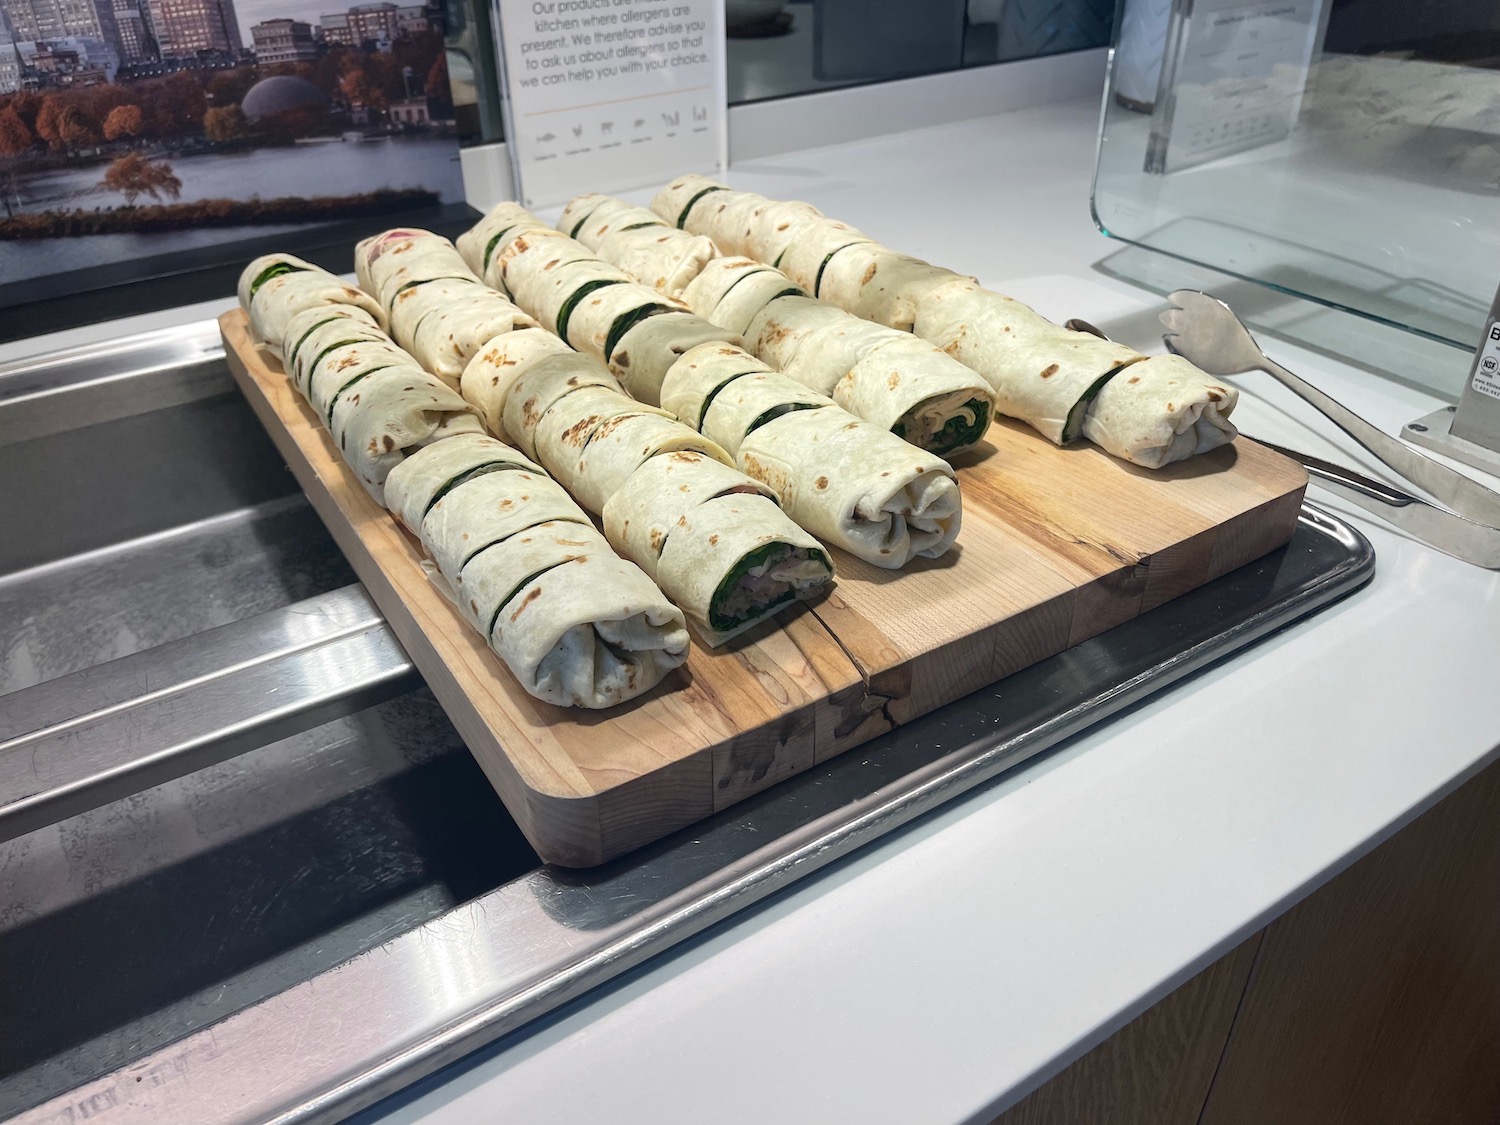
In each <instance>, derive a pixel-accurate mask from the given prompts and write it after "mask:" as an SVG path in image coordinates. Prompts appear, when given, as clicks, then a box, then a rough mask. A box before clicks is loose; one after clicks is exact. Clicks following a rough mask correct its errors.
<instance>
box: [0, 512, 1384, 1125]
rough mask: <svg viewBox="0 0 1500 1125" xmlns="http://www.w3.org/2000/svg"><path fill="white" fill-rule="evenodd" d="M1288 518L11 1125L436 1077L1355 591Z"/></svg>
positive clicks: (116, 1117)
mask: <svg viewBox="0 0 1500 1125" xmlns="http://www.w3.org/2000/svg"><path fill="white" fill-rule="evenodd" d="M1374 565H1375V564H1374V554H1373V552H1372V550H1371V548H1370V545H1369V543H1368V542H1367V541H1366V540H1365V539H1364V538H1363V536H1361V535H1360V534H1359V533H1358V532H1357V531H1355V530H1354V529H1353V528H1351V527H1350V526H1349V525H1348V524H1346V523H1344V522H1343V521H1341V520H1338V519H1336V518H1334V517H1332V516H1329V515H1326V514H1324V513H1322V512H1319V511H1317V510H1315V509H1311V508H1304V509H1303V515H1302V520H1301V524H1300V526H1299V528H1298V530H1297V533H1296V535H1295V536H1294V538H1293V540H1292V542H1291V543H1290V544H1289V545H1288V546H1287V547H1285V548H1283V549H1281V550H1279V551H1276V552H1273V553H1272V554H1270V555H1268V556H1266V557H1265V558H1263V559H1260V560H1258V561H1257V562H1255V563H1251V564H1249V565H1247V566H1245V567H1242V568H1240V569H1239V570H1236V571H1234V572H1232V573H1231V574H1228V575H1226V576H1224V577H1223V578H1220V579H1218V580H1216V581H1214V582H1212V583H1210V584H1209V585H1207V586H1205V587H1202V588H1200V589H1198V590H1194V591H1192V592H1191V593H1188V594H1186V595H1183V596H1182V597H1180V598H1177V599H1174V600H1173V601H1170V602H1168V603H1166V604H1164V605H1162V606H1159V607H1157V608H1156V609H1154V610H1152V611H1151V613H1149V614H1147V615H1145V616H1144V617H1141V618H1138V619H1136V620H1134V621H1131V622H1127V623H1126V624H1123V625H1120V626H1118V627H1116V628H1114V629H1111V630H1109V631H1108V632H1106V633H1103V634H1101V635H1100V636H1098V637H1095V638H1093V639H1091V640H1089V641H1086V642H1084V643H1082V644H1080V645H1077V646H1075V647H1074V648H1072V649H1069V650H1068V651H1066V652H1064V653H1061V654H1059V655H1058V656H1055V657H1052V658H1050V659H1048V660H1045V661H1042V662H1041V663H1039V664H1036V665H1033V666H1032V667H1030V668H1027V669H1024V670H1023V671H1021V672H1018V673H1016V674H1014V675H1012V676H1010V677H1008V678H1006V679H1005V680H1003V681H1001V682H999V683H997V684H995V685H993V686H992V687H990V688H988V689H985V690H983V691H979V692H975V693H974V694H973V695H970V696H968V697H966V698H965V699H963V700H960V701H958V702H956V703H953V704H951V705H949V706H947V707H944V708H941V709H940V710H938V711H936V712H934V713H932V714H930V715H926V716H924V717H922V718H920V719H917V720H915V721H913V722H911V723H909V724H906V725H905V726H902V727H899V728H897V729H896V730H894V731H892V732H890V733H889V734H886V735H883V736H881V737H880V738H878V739H875V740H873V741H871V742H870V743H867V744H866V745H865V746H863V747H861V748H860V750H859V751H858V752H857V753H849V754H844V755H841V756H840V757H838V758H835V759H833V760H832V761H830V762H828V763H825V764H824V765H822V766H819V767H817V768H815V769H813V770H810V771H808V772H806V773H804V774H801V775H799V776H797V777H795V778H791V779H789V780H787V781H785V782H783V783H782V784H780V785H777V786H775V787H773V788H772V789H769V790H767V791H766V792H764V793H760V794H758V795H756V796H755V797H752V798H750V799H748V800H746V801H743V802H741V803H740V804H737V805H735V806H733V807H732V808H730V809H728V810H726V811H725V812H724V813H721V814H719V815H717V816H715V817H713V818H711V819H709V820H707V821H705V822H703V823H702V824H700V825H697V826H694V827H692V828H689V829H685V830H684V831H682V832H679V833H677V834H676V835H675V836H673V837H669V838H668V839H666V840H663V841H661V842H660V843H658V844H655V845H652V846H651V847H648V848H644V849H642V850H640V851H638V852H636V853H633V854H632V855H630V856H627V857H625V858H623V859H621V860H618V861H616V862H614V863H613V864H609V865H606V866H604V867H601V868H596V869H593V870H590V871H581V872H571V871H561V870H556V869H552V868H547V867H543V868H540V869H538V870H535V871H532V872H529V873H527V874H525V875H522V876H520V877H518V878H515V879H513V880H511V881H509V882H507V883H504V884H503V885H501V886H499V887H497V888H496V889H494V890H492V891H490V892H488V893H485V894H482V895H480V896H479V897H478V898H476V899H474V900H472V901H470V902H467V903H465V904H463V905H461V906H458V907H455V908H453V909H451V910H449V911H448V912H446V913H445V914H443V915H442V916H440V917H438V918H435V919H433V920H432V921H431V922H428V923H426V924H424V925H421V926H418V927H417V928H415V929H412V930H410V931H408V932H406V933H404V934H402V935H401V936H400V937H397V938H395V939H394V940H390V941H386V942H384V943H383V944H381V945H380V946H379V947H378V948H376V949H372V950H371V951H369V952H368V953H365V954H362V955H360V956H357V957H355V958H353V959H352V960H349V961H346V962H344V963H342V964H340V965H338V966H337V967H335V968H332V969H330V970H327V971H325V972H322V973H319V974H318V975H316V976H314V977H312V978H311V979H308V980H305V981H304V982H303V983H302V984H300V985H297V986H295V987H292V988H289V989H287V990H285V991H283V992H281V993H279V994H277V995H274V996H271V997H270V998H268V999H266V1000H264V1001H262V1002H260V1003H257V1004H253V1005H251V1006H250V1007H247V1008H244V1009H242V1010H241V1011H239V1012H238V1013H236V1014H234V1015H231V1016H229V1017H228V1018H226V1019H223V1020H221V1021H220V1022H218V1023H216V1024H214V1025H212V1026H211V1027H208V1028H205V1029H203V1030H202V1031H199V1032H196V1033H194V1034H191V1035H187V1036H185V1037H184V1038H181V1039H179V1040H177V1041H176V1042H174V1043H172V1044H170V1045H169V1046H167V1047H164V1048H162V1049H160V1050H157V1051H154V1052H151V1053H148V1054H146V1055H145V1056H144V1057H142V1058H139V1059H138V1060H136V1061H134V1062H131V1063H129V1064H127V1065H125V1066H122V1067H120V1068H118V1069H116V1070H115V1071H113V1072H112V1073H110V1074H107V1075H104V1076H102V1077H100V1078H98V1079H95V1080H93V1081H89V1082H85V1083H83V1084H82V1085H80V1086H78V1087H77V1088H75V1089H73V1090H71V1091H69V1092H67V1093H64V1094H61V1095H58V1096H56V1097H53V1098H52V1099H51V1100H49V1101H46V1102H44V1103H42V1104H40V1105H36V1106H34V1107H33V1108H31V1109H28V1110H24V1111H22V1112H20V1113H19V1114H18V1115H17V1116H16V1117H15V1118H14V1121H15V1123H16V1125H54V1123H56V1122H63V1121H79V1120H83V1119H85V1118H86V1119H88V1120H90V1121H96V1122H103V1123H105V1125H126V1123H132V1125H134V1123H140V1125H159V1123H161V1122H169V1121H171V1122H176V1121H192V1122H194V1123H196V1125H229V1123H236V1125H247V1123H251V1122H274V1123H276V1125H293V1123H297V1125H310V1123H314V1122H331V1121H336V1120H339V1119H340V1118H342V1117H345V1116H347V1115H349V1114H350V1113H353V1112H355V1111H356V1110H358V1109H360V1108H362V1107H365V1106H368V1105H371V1104H372V1103H374V1102H376V1101H377V1100H379V1099H380V1098H381V1097H382V1096H384V1095H386V1094H389V1093H391V1092H393V1091H395V1090H397V1089H400V1088H401V1087H402V1086H405V1085H407V1084H408V1083H410V1082H413V1081H415V1080H416V1079H418V1078H420V1077H422V1076H424V1075H428V1074H431V1073H432V1072H434V1071H435V1070H437V1069H439V1068H440V1067H442V1066H444V1065H445V1064H447V1063H451V1062H453V1061H455V1060H457V1059H459V1058H461V1057H463V1056H464V1055H466V1054H467V1053H469V1052H471V1051H473V1050H475V1049H476V1048H478V1047H481V1046H483V1045H485V1044H487V1043H490V1042H492V1041H493V1040H495V1039H497V1038H499V1037H500V1036H503V1035H505V1034H507V1033H510V1032H514V1031H516V1030H517V1029H519V1028H521V1027H522V1026H523V1025H525V1024H526V1023H527V1022H528V1021H530V1020H532V1019H535V1018H536V1017H538V1016H540V1015H542V1014H543V1013H545V1012H548V1011H550V1010H552V1009H555V1008H557V1007H558V1006H559V1005H561V1004H564V1003H566V1002H568V1001H569V1000H572V999H574V998H576V997H578V996H580V995H582V994H583V993H584V992H586V991H587V990H588V989H590V988H593V987H595V986H597V985H599V984H600V983H602V982H604V981H606V980H608V979H610V978H611V977H614V976H616V975H618V974H619V973H622V972H624V971H625V970H627V969H629V968H630V967H632V966H635V965H638V964H640V963H641V962H643V961H644V960H646V959H647V958H648V957H651V956H653V955H655V954H658V953H661V952H662V951H664V950H666V949H668V948H670V947H671V946H673V945H675V944H676V943H678V942H681V941H683V940H684V939H686V938H687V937H689V936H691V935H693V934H695V933H698V932H700V931H702V930H703V929H705V928H706V927H708V926H710V925H712V924H714V923H715V922H718V921H721V920H723V919H725V918H727V917H729V916H730V915H732V914H733V913H734V912H736V911H738V910H741V909H743V908H744V907H746V906H748V905H749V904H751V903H753V902H756V901H757V900H760V899H762V898H764V897H765V896H767V895H769V894H771V893H773V892H774V891H776V890H777V889H779V888H781V887H784V886H787V885H788V884H790V883H791V882H793V881H794V880H797V879H799V878H802V877H804V876H806V875H808V874H810V873H811V872H813V871H816V870H818V869H819V868H822V867H824V866H826V865H827V864H829V863H831V862H833V861H835V860H836V859H838V858H839V857H841V856H844V855H847V854H849V853H850V852H852V851H853V850H854V849H856V848H858V847H860V846H861V845H863V844H866V843H869V842H870V841H872V840H875V839H877V838H878V837H880V836H882V835H885V834H886V833H889V832H892V831H894V830H896V829H897V828H899V827H900V826H902V825H904V824H906V823H908V822H909V821H911V820H912V819H914V818H915V817H918V816H920V815H922V814H923V813H926V812H929V811H931V810H933V809H935V808H937V807H938V806H940V805H941V804H943V803H944V802H946V801H949V800H952V799H953V798H955V797H957V796H959V795H960V794H962V793H965V792H967V791H968V790H970V789H973V788H974V787H975V786H977V785H980V784H982V783H984V782H986V781H988V780H989V779H991V778H994V777H995V776H997V775H998V774H1000V773H1002V772H1004V771H1005V770H1007V769H1010V768H1011V767H1013V766H1015V765H1017V764H1018V763H1020V762H1022V761H1024V760H1026V759H1028V758H1030V757H1032V756H1034V755H1036V754H1038V753H1040V752H1041V751H1043V750H1045V749H1047V748H1049V747H1051V746H1054V745H1056V744H1057V743H1058V742H1060V741H1061V740H1063V739H1065V738H1067V737H1069V736H1070V735H1073V734H1076V733H1078V732H1079V731H1082V730H1084V729H1085V728H1087V727H1089V726H1091V725H1092V724H1095V723H1097V722H1100V721H1101V720H1103V719H1104V718H1106V717H1107V716H1109V715H1112V714H1114V713H1116V712H1117V711H1119V710H1121V709H1122V708H1124V707H1127V706H1129V705H1131V704H1132V703H1135V702H1138V701H1140V700H1142V699H1144V698H1145V697H1146V696H1148V695H1150V694H1151V693H1153V692H1155V691H1158V690H1160V689H1162V688H1164V687H1166V686H1167V685H1169V684H1172V683H1174V682H1176V681H1177V680H1179V679H1181V678H1182V677H1184V676H1187V675H1189V674H1190V673H1192V672H1194V671H1197V670H1199V669H1202V668H1204V667H1206V666H1208V665H1209V664H1212V663H1213V662H1215V661H1217V660H1220V659H1222V658H1224V657H1225V656H1227V655H1229V654H1230V653H1233V652H1235V651H1237V650H1239V649H1240V648H1242V647H1244V646H1245V645H1248V644H1250V643H1251V642H1253V641H1255V640H1257V639H1258V638H1260V637H1263V636H1266V635H1267V634H1269V633H1271V632H1273V631H1275V630H1277V629H1280V628H1283V627H1285V626H1287V625H1288V624H1290V623H1292V622H1294V621H1296V620H1297V619H1299V618H1301V617H1303V616H1305V615H1307V614H1310V613H1313V612H1315V611H1316V610H1318V609H1319V608H1321V607H1323V606H1326V605H1328V604H1330V603H1331V602H1333V601H1335V600H1337V599H1338V598H1341V597H1343V596H1345V595H1347V594H1349V593H1351V592H1352V591H1354V590H1356V589H1358V588H1359V587H1360V586H1362V585H1364V584H1365V583H1366V582H1368V581H1369V579H1370V578H1371V576H1372V575H1373V574H1374Z"/></svg>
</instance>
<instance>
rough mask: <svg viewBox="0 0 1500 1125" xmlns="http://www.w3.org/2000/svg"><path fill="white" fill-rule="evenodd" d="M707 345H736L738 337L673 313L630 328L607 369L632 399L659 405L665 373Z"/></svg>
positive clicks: (689, 315) (710, 324) (691, 317)
mask: <svg viewBox="0 0 1500 1125" xmlns="http://www.w3.org/2000/svg"><path fill="white" fill-rule="evenodd" d="M709 343H714V344H717V343H728V344H737V343H739V337H738V336H736V335H735V334H734V333H732V332H728V331H726V330H725V329H723V328H720V327H719V326H718V325H716V324H712V323H710V322H709V321H707V320H705V319H703V318H702V317H698V316H694V315H693V314H692V313H688V312H678V311H675V310H674V311H672V312H669V313H662V314H660V315H657V316H648V317H646V318H645V319H644V320H641V321H639V322H638V323H636V324H634V325H632V326H631V327H630V329H629V330H628V331H626V333H625V334H624V335H623V336H621V337H620V342H619V343H618V344H616V345H615V349H614V351H613V352H611V353H610V356H609V361H608V365H609V369H610V371H611V372H613V373H614V375H615V376H616V378H618V379H619V380H620V382H621V383H623V384H624V385H625V389H626V390H627V391H628V392H629V393H630V396H631V397H632V398H636V399H639V400H640V401H641V402H644V403H647V404H649V405H651V406H657V405H661V404H662V403H661V393H662V390H661V388H662V381H663V380H664V379H665V378H666V377H667V372H669V371H670V370H671V369H672V367H673V365H674V364H675V363H676V362H677V361H678V360H679V359H680V358H681V357H682V356H683V355H684V354H685V353H686V352H689V351H691V350H692V349H693V348H696V347H698V346H700V345H702V344H709ZM694 428H695V429H696V427H694Z"/></svg>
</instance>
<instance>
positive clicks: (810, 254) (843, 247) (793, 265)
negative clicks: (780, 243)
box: [776, 219, 872, 294]
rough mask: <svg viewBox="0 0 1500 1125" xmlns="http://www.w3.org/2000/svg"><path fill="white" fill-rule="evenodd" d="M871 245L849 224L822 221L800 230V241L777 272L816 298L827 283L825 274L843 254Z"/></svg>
mask: <svg viewBox="0 0 1500 1125" xmlns="http://www.w3.org/2000/svg"><path fill="white" fill-rule="evenodd" d="M871 241H872V239H870V238H869V237H867V236H866V235H864V234H862V233H860V232H859V231H857V230H855V229H854V228H853V227H851V226H848V225H847V224H845V223H840V222H836V221H834V220H833V219H819V220H818V221H817V222H816V223H810V224H808V225H807V226H806V227H804V228H802V229H800V230H798V232H797V238H796V240H795V241H794V242H793V243H792V244H791V245H790V246H788V247H787V250H786V253H785V254H783V255H781V261H780V262H779V263H778V265H777V267H776V268H777V269H779V270H780V271H781V272H782V273H784V274H786V275H787V277H789V278H791V279H792V282H793V283H794V284H795V285H797V286H799V287H800V288H801V289H803V290H804V291H806V292H808V293H813V294H816V293H817V292H818V289H819V288H820V287H821V285H822V282H823V272H824V271H825V270H826V269H828V268H829V266H831V265H832V264H833V262H834V261H835V260H836V259H837V258H838V256H839V255H840V254H842V253H846V252H848V251H849V250H851V249H852V248H853V247H856V246H862V245H867V244H869V243H870V242H871Z"/></svg>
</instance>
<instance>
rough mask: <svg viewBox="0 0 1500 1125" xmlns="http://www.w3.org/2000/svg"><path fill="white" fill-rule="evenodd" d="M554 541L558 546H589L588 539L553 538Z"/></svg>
mask: <svg viewBox="0 0 1500 1125" xmlns="http://www.w3.org/2000/svg"><path fill="white" fill-rule="evenodd" d="M554 542H555V543H557V544H558V545H559V546H563V547H588V546H591V544H590V543H589V541H588V540H587V539H556V540H554Z"/></svg>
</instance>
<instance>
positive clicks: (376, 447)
mask: <svg viewBox="0 0 1500 1125" xmlns="http://www.w3.org/2000/svg"><path fill="white" fill-rule="evenodd" d="M369 449H370V456H371V457H374V456H376V455H377V454H379V452H380V443H379V442H377V441H376V440H375V439H374V438H371V439H370V446H369Z"/></svg>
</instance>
